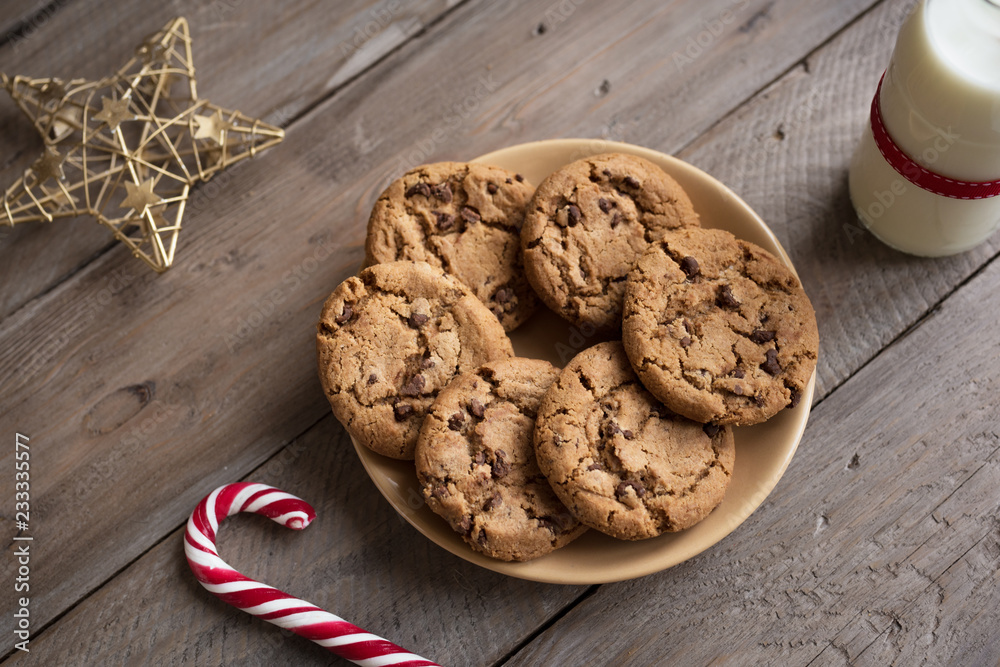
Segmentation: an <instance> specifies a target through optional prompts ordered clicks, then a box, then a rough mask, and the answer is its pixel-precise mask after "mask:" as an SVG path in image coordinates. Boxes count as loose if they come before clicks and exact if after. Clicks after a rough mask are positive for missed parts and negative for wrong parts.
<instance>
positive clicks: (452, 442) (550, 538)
mask: <svg viewBox="0 0 1000 667" xmlns="http://www.w3.org/2000/svg"><path fill="white" fill-rule="evenodd" d="M558 374H559V371H558V370H557V369H556V368H555V367H554V366H552V364H550V363H548V362H547V361H541V360H538V359H524V358H517V357H515V358H511V359H504V360H501V361H495V362H490V363H488V364H485V365H483V366H482V367H481V368H479V369H478V370H476V371H475V372H473V373H464V374H462V375H460V376H458V377H457V378H455V379H454V380H453V381H452V382H451V384H449V385H448V386H447V388H445V389H444V390H443V391H442V392H441V393H440V394H439V395H438V397H437V400H435V401H434V404H433V405H432V406H431V409H430V412H428V413H427V418H426V419H425V420H424V425H423V428H421V430H420V437H419V438H418V440H417V449H416V466H417V478H418V479H419V480H420V484H421V486H422V488H423V494H424V497H425V498H427V504H428V506H430V508H431V509H432V510H434V511H435V512H436V513H437V514H439V515H440V516H441V517H443V518H444V519H445V520H447V521H448V523H449V524H450V525H451V527H452V528H453V529H454V530H455V531H456V532H458V534H459V535H461V536H462V539H464V540H465V541H466V542H467V543H468V544H469V546H471V547H472V548H473V549H475V550H476V551H479V552H481V553H484V554H486V555H487V556H491V557H493V558H498V559H501V560H507V561H511V560H515V561H524V560H529V559H532V558H537V557H539V556H542V555H544V554H547V553H549V552H550V551H552V550H553V549H556V548H558V547H561V546H563V545H565V544H567V543H569V542H570V541H572V540H573V539H575V538H576V537H577V536H579V535H580V534H581V533H582V532H583V531H584V530H586V527H584V526H582V525H581V524H580V522H579V521H577V520H576V519H575V518H574V517H573V515H572V514H570V512H569V510H567V509H566V507H565V506H564V505H563V504H562V503H561V502H559V499H558V498H556V496H555V494H554V493H553V491H552V487H550V486H549V483H548V482H547V481H546V479H545V477H544V475H542V473H541V472H540V471H539V469H538V464H537V463H536V462H535V451H534V446H533V444H532V433H533V431H534V427H535V411H536V410H537V408H538V403H539V401H541V399H542V396H543V395H544V393H545V390H546V389H548V386H549V385H550V384H551V383H552V381H553V380H555V378H556V376H557V375H558Z"/></svg>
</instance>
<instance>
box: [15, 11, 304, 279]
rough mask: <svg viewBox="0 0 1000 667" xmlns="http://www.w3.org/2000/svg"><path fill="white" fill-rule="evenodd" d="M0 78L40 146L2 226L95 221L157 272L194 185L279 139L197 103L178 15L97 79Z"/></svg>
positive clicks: (170, 253)
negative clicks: (112, 71)
mask: <svg viewBox="0 0 1000 667" xmlns="http://www.w3.org/2000/svg"><path fill="white" fill-rule="evenodd" d="M0 80H2V83H3V86H4V87H5V88H6V89H7V91H8V92H9V93H10V95H11V97H12V98H13V99H14V101H15V102H16V103H17V105H18V106H19V107H20V108H21V110H22V111H24V113H25V114H27V116H28V117H29V118H30V119H31V121H32V122H33V123H34V125H35V127H36V128H37V130H38V132H39V133H40V134H41V136H42V139H43V141H44V143H45V148H44V150H43V151H42V155H41V156H40V157H39V158H38V160H36V161H35V163H34V164H33V165H32V166H31V167H30V168H28V169H27V170H26V171H25V173H24V176H23V177H21V178H20V179H19V180H18V181H17V182H16V183H14V184H13V185H11V186H10V187H9V188H8V189H7V191H6V193H5V197H4V206H3V211H2V212H0V224H7V225H15V224H18V223H21V222H29V221H48V222H52V221H53V220H55V219H56V218H71V217H75V216H79V215H91V216H93V217H94V218H96V219H97V221H98V222H100V223H101V224H102V225H104V226H105V227H107V228H108V229H110V230H111V232H112V234H114V236H115V238H116V239H118V240H119V241H121V242H122V243H124V244H125V245H127V246H128V247H129V248H130V249H131V250H132V253H133V254H134V255H135V256H137V257H139V258H140V259H142V260H143V261H144V262H146V264H148V265H149V266H150V267H151V268H152V269H153V270H155V271H157V272H158V273H159V272H163V271H165V270H166V269H168V268H169V267H170V266H171V264H172V263H173V261H174V253H175V251H176V249H177V236H178V234H179V232H180V229H181V220H182V218H183V216H184V206H185V203H186V201H187V198H188V194H189V193H190V191H191V187H192V186H193V185H194V184H195V183H197V182H198V181H207V180H208V179H210V178H211V177H212V176H213V175H215V174H216V173H217V172H219V171H221V170H222V169H225V168H226V167H228V166H230V165H232V164H234V163H236V162H239V161H240V160H243V159H244V158H247V157H252V156H253V155H255V154H256V152H257V151H260V150H263V149H265V148H268V147H270V146H273V145H275V144H277V143H279V142H280V141H281V140H282V138H284V131H283V130H281V129H280V128H277V127H274V126H272V125H268V124H267V123H263V122H261V121H260V120H257V119H253V118H248V117H247V116H244V115H243V114H241V113H240V112H238V111H230V110H228V109H223V108H221V107H218V106H216V105H214V104H211V103H209V102H208V101H207V100H202V99H199V98H198V93H197V85H196V81H195V74H194V64H193V60H192V57H191V37H190V35H189V32H188V24H187V21H186V20H185V19H183V18H176V19H173V20H172V21H171V22H170V23H168V24H167V25H166V26H165V27H164V28H163V30H161V31H160V32H157V33H156V34H154V35H152V36H151V37H149V38H147V39H146V40H145V41H143V42H142V44H140V45H139V47H138V48H137V49H136V52H135V57H133V58H132V59H131V60H129V61H128V62H127V63H126V64H125V65H124V66H123V67H122V68H121V69H120V70H119V71H118V72H117V73H116V74H114V75H113V76H110V77H107V78H104V79H101V80H99V81H85V80H83V79H74V80H71V81H68V82H67V81H63V80H60V79H53V78H49V79H32V78H28V77H22V76H17V77H14V78H13V79H9V78H8V77H7V75H5V74H2V73H0Z"/></svg>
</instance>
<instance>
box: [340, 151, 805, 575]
mask: <svg viewBox="0 0 1000 667" xmlns="http://www.w3.org/2000/svg"><path fill="white" fill-rule="evenodd" d="M612 152H619V153H631V154H634V155H638V156H640V157H643V158H646V159H647V160H650V161H651V162H654V163H656V164H658V165H659V166H660V167H662V168H663V169H664V170H665V171H666V172H667V173H668V174H670V175H671V176H673V177H674V178H675V179H677V181H678V182H679V183H680V184H681V186H682V187H683V188H684V189H685V190H686V191H687V193H688V195H690V197H691V201H692V202H693V203H694V206H695V209H696V210H697V211H698V213H699V214H700V215H701V221H702V224H703V225H704V226H705V227H715V228H720V229H726V230H729V231H730V232H732V233H733V234H735V235H736V236H738V237H739V238H741V239H746V240H748V241H752V242H753V243H756V244H757V245H760V246H762V247H764V248H766V249H767V250H769V251H770V252H771V253H773V254H774V255H776V256H777V257H779V258H780V259H781V261H783V262H784V263H785V264H786V265H787V266H788V267H789V268H792V270H793V271H794V267H792V263H791V261H790V260H789V259H788V255H787V254H786V253H785V251H784V249H783V248H782V247H781V245H780V244H779V243H778V240H777V239H776V238H775V237H774V234H772V233H771V230H770V229H768V228H767V225H765V224H764V221H763V220H761V219H760V217H759V216H758V215H757V214H756V213H754V212H753V210H752V209H751V208H750V207H749V206H747V205H746V203H745V202H744V201H743V200H742V199H740V198H739V197H737V196H736V195H735V194H734V193H733V192H732V191H731V190H729V188H727V187H726V186H724V185H723V184H722V183H720V182H719V181H717V180H715V179H714V178H712V177H711V176H709V175H708V174H706V173H705V172H703V171H701V170H700V169H697V168H695V167H692V166H691V165H689V164H687V163H686V162H682V161H680V160H678V159H676V158H673V157H671V156H669V155H664V154H663V153H657V152H656V151H652V150H649V149H647V148H641V147H639V146H632V145H629V144H622V143H617V142H610V141H601V140H590V139H556V140H551V141H539V142H534V143H529V144H521V145H520V146H511V147H510V148H504V149H502V150H499V151H495V152H493V153H490V154H488V155H483V156H482V157H479V158H476V160H474V161H475V162H483V163H487V164H494V165H497V166H500V167H504V168H506V169H510V170H512V171H516V172H519V173H521V174H523V175H524V177H525V178H527V179H528V181H530V182H531V183H534V184H535V185H538V184H539V183H541V182H542V180H543V179H544V178H545V176H547V175H548V174H549V173H551V172H552V171H554V170H555V169H557V168H559V167H561V166H562V165H564V164H567V163H569V162H572V161H574V160H577V159H580V158H583V157H586V156H588V155H595V154H597V153H612ZM586 333H587V332H581V331H577V330H574V329H573V328H572V327H570V326H569V325H568V324H567V323H566V322H564V321H563V320H561V319H560V318H559V317H557V316H556V315H554V314H553V313H551V312H549V311H547V310H544V308H543V311H542V312H539V313H538V314H537V315H535V316H534V317H532V318H531V319H530V320H529V321H528V322H526V323H525V324H524V325H523V326H521V327H520V328H519V329H518V330H517V331H515V332H514V333H513V335H511V340H512V341H513V343H514V350H515V352H516V353H517V354H518V355H519V356H522V357H535V358H541V359H548V360H549V361H551V362H552V363H553V364H555V365H557V366H564V365H566V363H567V362H568V361H569V360H570V359H571V358H572V357H573V356H574V355H575V354H576V353H577V352H579V351H581V350H583V349H585V348H587V347H590V345H591V344H593V343H595V342H597V341H596V340H589V339H588V337H587V336H586V335H585V334H586ZM815 380H816V377H815V374H814V375H813V378H812V379H811V380H810V382H809V386H808V387H807V388H806V391H805V395H804V396H803V397H802V401H801V402H800V403H799V405H798V407H796V408H794V409H791V410H787V409H786V410H783V411H781V412H780V413H779V414H778V415H777V416H776V417H774V418H772V419H770V420H769V421H767V422H765V423H763V424H758V425H756V426H747V427H740V428H736V429H735V434H736V469H735V472H734V474H733V479H732V482H731V483H730V485H729V489H728V491H727V493H726V498H725V500H723V502H722V504H721V505H719V507H717V508H716V509H715V511H713V512H712V513H711V514H710V515H709V516H708V518H707V519H705V520H704V521H702V522H701V523H699V524H698V525H696V526H694V527H692V528H689V529H687V530H684V531H681V532H679V533H670V534H666V535H661V536H659V537H655V538H652V539H648V540H642V541H639V542H625V541H621V540H616V539H614V538H611V537H608V536H607V535H603V534H601V533H599V532H597V531H596V530H590V531H588V532H587V533H585V534H584V535H583V536H582V537H580V538H579V539H577V540H576V541H575V542H573V543H571V544H570V545H569V546H566V547H564V548H562V549H559V550H557V551H554V552H552V553H551V554H548V555H547V556H543V557H541V558H538V559H535V560H532V561H528V562H526V563H506V562H503V561H499V560H494V559H492V558H487V557H486V556H483V555H480V554H478V553H476V552H474V551H473V550H472V549H470V548H469V547H467V546H466V545H465V543H464V542H462V540H461V538H460V537H459V536H458V535H457V534H456V533H455V532H454V531H452V530H451V528H450V527H449V526H448V524H447V523H445V521H444V520H443V519H441V518H439V517H438V516H437V515H436V514H434V513H433V512H431V510H430V509H429V508H428V507H427V505H426V504H424V502H423V499H422V496H421V495H420V487H419V485H418V484H417V477H416V474H415V473H414V469H413V463H412V462H409V461H395V460H392V459H388V458H385V457H383V456H380V455H378V454H375V453H373V452H371V451H370V450H368V449H367V448H365V447H362V446H360V445H358V444H357V443H355V444H354V447H355V449H356V450H357V452H358V456H359V457H360V458H361V462H362V463H363V464H364V466H365V470H367V471H368V474H369V475H370V476H371V478H372V480H373V481H374V482H375V485H376V486H378V489H379V491H381V492H382V495H384V496H385V497H386V499H387V500H388V501H389V502H390V503H391V504H392V506H393V507H395V508H396V511H398V512H399V513H400V514H401V515H402V516H403V517H404V518H405V519H406V520H407V521H409V522H410V523H411V524H413V525H414V526H415V527H416V528H417V530H419V531H420V532H421V533H423V534H424V535H426V536H427V537H429V538H430V539H431V540H433V541H434V542H436V543H437V544H438V545H440V546H442V547H444V548H445V549H447V550H448V551H450V552H452V553H453V554H455V555H457V556H460V557H461V558H464V559H465V560H467V561H471V562H473V563H476V564H477V565H481V566H483V567H485V568H488V569H490V570H495V571H496V572H502V573H503V574H508V575H511V576H514V577H521V578H522V579H532V580H535V581H544V582H550V583H559V584H596V583H605V582H609V581H621V580H623V579H631V578H634V577H641V576H644V575H647V574H651V573H653V572H658V571H660V570H664V569H666V568H668V567H671V566H673V565H676V564H678V563H681V562H683V561H685V560H687V559H688V558H691V557H692V556H694V555H695V554H698V553H700V552H702V551H704V550H705V549H707V548H708V547H710V546H712V545H713V544H715V543H716V542H718V541H719V540H721V539H722V538H724V537H725V536H726V535H728V534H729V533H731V532H733V530H735V529H736V527H737V526H739V525H740V524H741V523H743V522H744V521H745V520H746V519H747V517H748V516H750V514H751V513H752V512H753V511H754V510H755V509H757V507H758V506H759V505H760V504H761V503H762V502H763V501H764V498H766V497H767V494H768V493H770V492H771V489H773V488H774V486H775V485H776V484H777V483H778V480H779V479H781V476H782V474H784V472H785V468H787V467H788V463H789V461H791V459H792V455H793V454H794V453H795V448H796V447H797V446H798V444H799V439H800V438H801V437H802V431H803V430H805V427H806V420H807V419H808V418H809V408H810V405H811V404H812V397H813V389H814V386H815Z"/></svg>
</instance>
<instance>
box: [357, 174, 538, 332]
mask: <svg viewBox="0 0 1000 667" xmlns="http://www.w3.org/2000/svg"><path fill="white" fill-rule="evenodd" d="M533 192H534V188H533V187H532V186H531V185H530V184H529V183H527V182H526V181H525V180H524V178H523V177H522V176H520V175H519V174H515V173H514V172H510V171H507V170H505V169H501V168H499V167H492V166H488V165H484V164H471V163H464V162H438V163H435V164H427V165H423V166H420V167H417V168H415V169H411V170H410V171H408V172H406V173H405V174H403V176H402V177H401V178H399V179H397V180H396V181H394V182H393V183H392V184H390V185H389V187H388V188H387V189H386V190H385V192H383V193H382V195H381V196H380V197H379V198H378V201H377V202H376V203H375V207H374V208H373V209H372V213H371V217H370V218H369V220H368V236H367V239H366V240H365V266H371V265H373V264H379V263H382V262H392V261H395V260H403V259H409V260H415V261H421V262H428V263H429V264H432V265H433V266H437V267H440V268H442V269H444V270H445V271H447V272H449V273H451V274H452V275H454V276H456V277H457V278H458V279H459V280H461V281H462V282H463V283H465V285H466V286H467V287H468V288H469V289H471V290H472V291H473V292H474V293H475V295H476V296H477V297H479V299H480V300H481V301H482V302H483V303H485V304H486V306H487V307H488V308H489V309H490V310H491V311H493V313H494V314H495V315H496V316H497V317H498V318H499V319H500V322H501V323H502V324H503V326H504V329H505V330H507V331H512V330H514V329H515V328H517V327H518V326H519V325H520V324H521V323H522V322H524V321H525V320H526V319H528V317H529V316H530V315H531V314H532V313H533V312H534V310H535V308H536V307H537V305H538V299H537V297H536V296H535V293H534V291H533V290H532V289H531V286H530V285H529V284H528V281H527V279H526V278H525V276H524V270H523V268H522V261H521V247H520V240H519V239H520V234H521V226H522V223H523V221H524V210H525V207H526V205H527V203H528V200H529V199H530V198H531V195H532V193H533Z"/></svg>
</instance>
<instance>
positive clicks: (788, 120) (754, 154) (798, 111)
mask: <svg viewBox="0 0 1000 667" xmlns="http://www.w3.org/2000/svg"><path fill="white" fill-rule="evenodd" d="M822 93H823V87H822V86H814V87H813V88H811V89H810V90H809V93H808V94H807V95H806V97H805V98H804V99H803V100H802V101H801V102H799V103H798V104H796V105H795V108H793V109H792V110H791V111H789V112H788V113H786V114H785V115H784V116H783V117H782V119H781V120H780V121H779V122H778V124H777V126H775V130H774V135H773V138H769V139H766V140H765V141H764V142H763V143H761V144H758V146H757V147H756V148H755V149H754V150H752V151H749V152H748V153H747V154H746V156H745V157H743V158H742V159H741V160H739V171H738V172H737V174H736V176H737V179H738V180H744V179H745V178H746V177H747V176H748V175H749V174H761V173H763V172H764V169H765V167H766V166H767V162H768V160H770V159H771V157H772V156H773V155H775V154H776V153H778V152H779V150H780V149H781V147H782V145H783V144H784V141H785V139H786V138H787V137H789V136H790V135H791V134H793V133H794V132H796V131H798V130H800V129H802V128H808V122H809V120H810V119H811V118H812V116H813V114H815V113H816V112H817V111H819V110H820V109H822V108H823V106H824V103H823V98H822Z"/></svg>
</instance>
